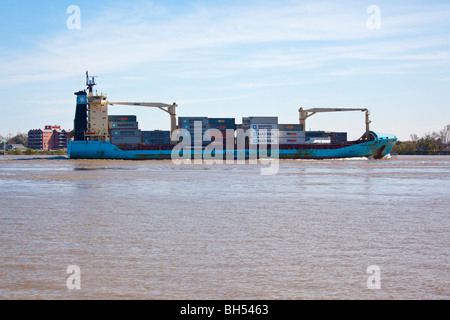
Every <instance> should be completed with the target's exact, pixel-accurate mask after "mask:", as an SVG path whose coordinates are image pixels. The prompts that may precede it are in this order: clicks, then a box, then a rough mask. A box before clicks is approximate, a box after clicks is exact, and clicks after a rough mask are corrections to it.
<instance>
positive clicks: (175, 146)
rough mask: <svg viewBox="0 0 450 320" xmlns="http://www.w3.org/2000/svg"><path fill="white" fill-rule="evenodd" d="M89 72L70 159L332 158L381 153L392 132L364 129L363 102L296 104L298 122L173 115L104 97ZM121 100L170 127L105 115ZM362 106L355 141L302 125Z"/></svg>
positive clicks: (167, 107)
mask: <svg viewBox="0 0 450 320" xmlns="http://www.w3.org/2000/svg"><path fill="white" fill-rule="evenodd" d="M95 85H96V83H95V77H90V76H89V74H88V72H86V86H87V88H86V89H85V90H81V91H79V92H76V93H75V95H76V96H77V105H76V112H75V121H74V130H73V133H72V139H71V141H69V142H68V154H69V157H70V158H71V159H122V160H144V159H155V160H156V159H161V160H164V159H173V156H174V154H175V155H176V156H177V157H180V156H181V157H183V159H198V157H200V158H202V157H203V156H205V154H206V153H207V154H208V155H210V156H211V155H212V156H213V157H214V158H215V159H221V158H222V159H224V160H225V158H226V159H227V160H228V159H251V158H252V157H255V158H262V157H272V158H274V157H276V158H278V159H333V158H353V157H366V158H372V159H382V158H385V157H387V156H388V155H389V154H390V152H391V149H392V147H393V146H394V144H395V142H396V141H397V137H396V136H394V135H392V134H380V133H376V132H374V131H371V130H370V123H371V121H370V119H369V115H370V112H369V110H368V109H366V108H310V109H303V108H300V109H299V122H298V123H293V124H283V123H278V117H258V116H255V117H243V118H242V123H240V124H237V123H236V121H235V118H208V117H178V116H177V109H178V105H177V104H176V103H173V104H165V103H151V102H109V101H108V99H107V96H106V95H103V94H100V95H99V94H98V93H97V92H96V93H95V94H94V92H93V91H94V90H93V88H94V86H95ZM114 105H127V106H141V107H153V108H158V109H160V110H162V111H164V112H166V113H168V114H169V116H170V131H164V130H153V131H142V130H140V129H139V123H138V121H137V117H136V116H135V115H110V114H109V112H108V108H109V106H114ZM340 111H361V112H365V124H366V131H365V132H364V133H363V135H362V136H361V138H359V139H358V140H355V141H348V140H347V133H346V132H329V131H306V130H305V128H306V119H307V118H308V117H310V116H312V115H314V114H316V113H321V112H340Z"/></svg>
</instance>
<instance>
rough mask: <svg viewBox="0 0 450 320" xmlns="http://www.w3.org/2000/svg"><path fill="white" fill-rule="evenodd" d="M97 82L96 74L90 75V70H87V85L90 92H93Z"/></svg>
mask: <svg viewBox="0 0 450 320" xmlns="http://www.w3.org/2000/svg"><path fill="white" fill-rule="evenodd" d="M96 85H97V84H96V83H95V76H92V77H89V72H88V71H86V86H87V88H88V89H89V92H91V93H92V88H94V86H96Z"/></svg>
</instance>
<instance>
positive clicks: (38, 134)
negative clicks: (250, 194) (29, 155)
mask: <svg viewBox="0 0 450 320" xmlns="http://www.w3.org/2000/svg"><path fill="white" fill-rule="evenodd" d="M68 139H69V133H68V132H67V131H66V130H62V129H61V126H51V125H49V126H45V128H44V130H42V129H35V130H30V131H28V148H30V149H35V150H60V149H67V141H68Z"/></svg>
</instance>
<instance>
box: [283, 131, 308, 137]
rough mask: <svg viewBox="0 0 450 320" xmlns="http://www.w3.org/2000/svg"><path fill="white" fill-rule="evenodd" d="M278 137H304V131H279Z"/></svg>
mask: <svg viewBox="0 0 450 320" xmlns="http://www.w3.org/2000/svg"><path fill="white" fill-rule="evenodd" d="M278 136H279V137H280V138H305V131H280V132H279V134H278Z"/></svg>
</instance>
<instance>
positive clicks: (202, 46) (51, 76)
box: [0, 1, 450, 86]
mask: <svg viewBox="0 0 450 320" xmlns="http://www.w3.org/2000/svg"><path fill="white" fill-rule="evenodd" d="M141 6H144V3H142V2H141V3H140V4H139V5H131V4H130V5H129V6H127V7H126V9H125V7H121V8H120V9H118V10H115V9H114V8H107V9H105V12H103V13H100V14H99V17H98V18H96V19H95V20H90V21H83V23H82V29H81V30H62V31H61V32H60V33H59V34H56V35H50V36H49V37H47V36H45V37H44V36H43V37H41V38H39V39H37V40H36V51H34V52H27V53H23V52H21V53H19V54H18V55H16V56H17V58H14V57H11V55H10V57H9V59H8V60H6V61H2V62H1V63H0V68H1V69H2V75H1V76H0V86H5V85H11V84H20V83H27V82H36V81H49V80H57V79H63V78H65V77H70V76H75V75H79V74H80V72H82V71H83V70H85V69H93V70H96V72H99V73H103V74H106V73H114V72H121V71H124V70H130V69H131V70H135V72H136V75H135V76H137V77H139V76H142V72H145V73H148V72H150V71H152V70H153V69H154V68H155V67H150V65H153V66H155V64H156V67H157V65H158V64H160V63H165V62H173V63H175V64H181V63H183V62H186V63H185V64H184V65H183V67H184V69H183V70H180V72H176V73H174V72H171V71H169V70H168V71H167V73H168V74H172V75H173V76H176V77H184V78H209V77H218V76H229V75H233V74H236V73H240V72H247V71H249V70H250V71H251V70H261V69H268V68H296V69H313V68H320V67H323V66H326V65H327V64H332V63H333V62H339V61H341V60H344V59H349V60H351V59H353V60H366V61H381V60H398V61H401V60H405V61H407V60H423V61H430V60H441V61H448V59H449V52H448V45H449V43H448V40H445V39H442V38H441V42H440V45H441V46H445V50H443V49H441V50H438V49H436V48H434V47H433V46H438V45H439V40H438V36H435V37H434V38H433V39H431V40H429V39H427V37H426V36H424V35H420V34H422V33H423V32H426V30H430V29H432V28H438V27H439V26H440V25H442V24H443V25H446V26H448V16H449V12H450V9H449V6H441V7H439V8H431V9H430V8H428V9H426V8H423V9H424V11H423V12H420V13H417V12H412V13H411V12H409V11H408V10H411V8H408V7H405V8H403V9H404V10H405V11H406V12H403V11H402V10H401V9H402V8H396V12H395V13H390V11H389V10H388V8H386V9H385V8H383V7H382V19H383V20H382V28H381V30H379V31H370V30H368V29H367V27H366V24H365V23H366V19H367V17H368V16H367V13H366V12H365V9H366V8H365V7H363V6H349V5H338V4H330V3H329V2H328V3H324V2H320V1H319V2H313V3H304V2H303V1H301V2H288V3H286V2H282V3H281V4H280V3H279V2H273V3H268V2H265V3H264V4H262V5H258V6H257V5H255V3H251V4H240V5H239V6H232V7H229V6H226V5H221V6H213V5H212V4H211V5H204V4H203V5H199V4H198V5H197V6H195V7H194V8H195V9H193V10H192V11H190V12H187V13H182V14H177V15H175V16H171V13H170V10H168V9H167V8H164V7H163V6H161V5H159V6H156V5H154V4H150V6H151V8H150V9H151V10H148V9H149V7H144V8H143V7H141ZM147 6H148V4H147ZM146 9H147V10H146ZM415 34H417V35H420V36H418V38H415V37H413V38H409V39H406V40H405V39H399V40H396V39H395V40H394V39H393V40H389V39H390V38H391V37H393V38H395V37H401V36H403V35H406V36H414V35H415ZM417 39H419V40H420V41H417ZM368 40H371V41H372V42H371V43H368V42H367V41H368ZM422 40H423V41H422ZM340 43H342V44H341V45H339V44H340ZM265 45H270V47H271V49H270V50H267V47H265ZM273 48H278V49H273ZM292 48H294V49H292ZM423 50H426V51H425V52H423ZM191 66H192V67H191Z"/></svg>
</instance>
